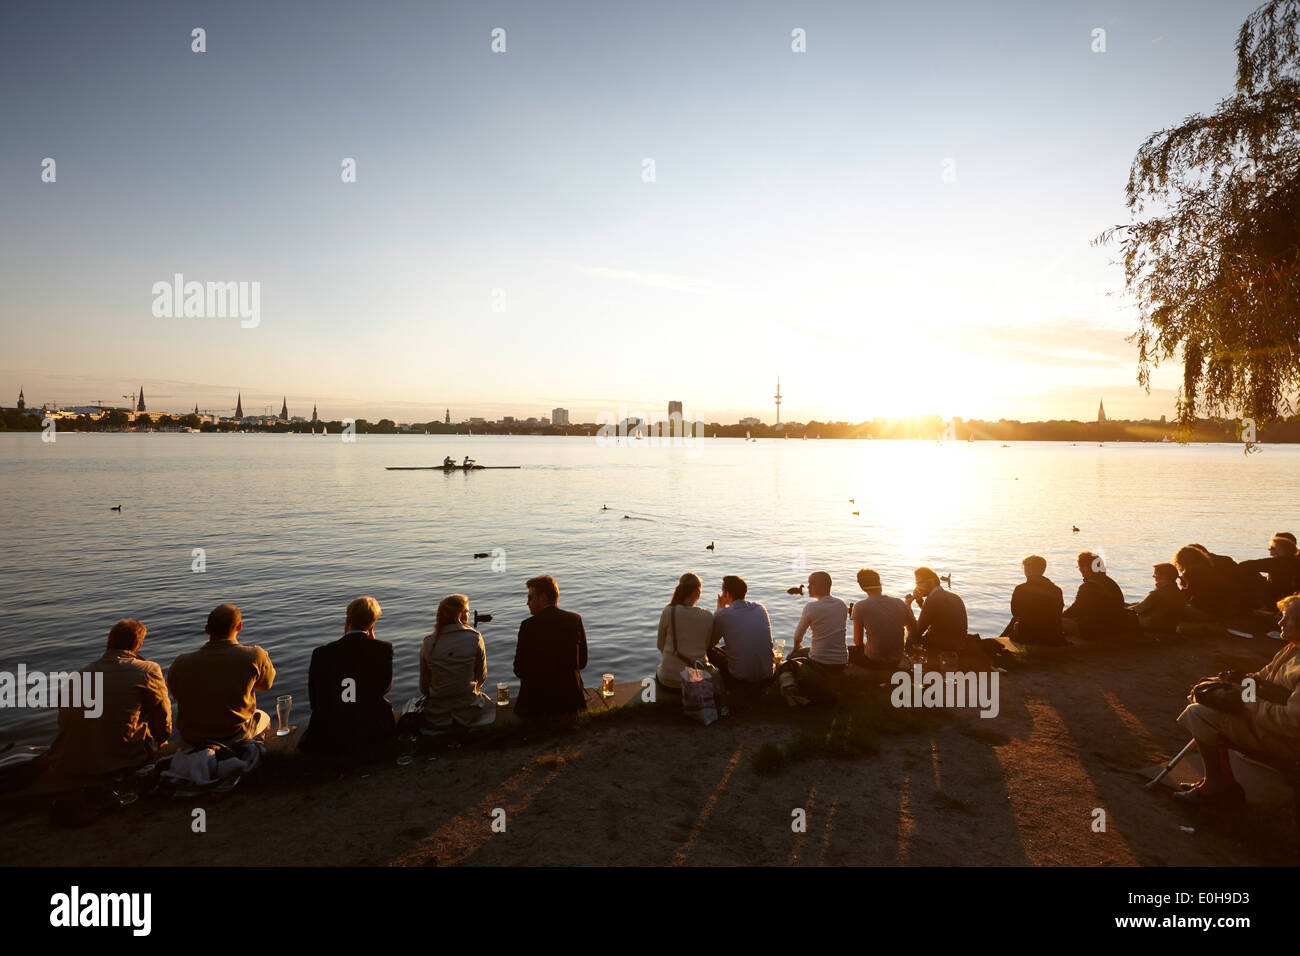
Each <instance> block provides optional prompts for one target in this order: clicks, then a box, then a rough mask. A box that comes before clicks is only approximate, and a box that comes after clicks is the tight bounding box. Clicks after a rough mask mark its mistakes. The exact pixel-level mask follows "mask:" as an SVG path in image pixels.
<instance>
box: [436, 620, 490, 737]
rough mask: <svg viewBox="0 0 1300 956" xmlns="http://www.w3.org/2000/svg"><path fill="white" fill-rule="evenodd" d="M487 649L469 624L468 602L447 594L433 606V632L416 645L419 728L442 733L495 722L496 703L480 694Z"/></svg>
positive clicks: (481, 636) (485, 678)
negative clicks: (420, 710)
mask: <svg viewBox="0 0 1300 956" xmlns="http://www.w3.org/2000/svg"><path fill="white" fill-rule="evenodd" d="M486 680H487V649H486V648H485V647H484V646H483V635H482V634H480V633H479V632H478V631H476V630H474V628H472V627H470V626H469V598H467V597H466V596H465V595H463V594H451V595H448V596H447V597H445V598H443V599H442V602H441V603H440V604H439V605H438V614H437V616H436V617H435V618H434V622H433V633H432V634H430V635H429V636H428V637H426V638H425V639H424V644H423V645H421V647H420V693H421V694H423V695H424V726H425V728H426V729H428V730H448V729H450V728H451V727H453V726H460V727H477V726H481V725H483V724H490V723H492V722H493V721H494V720H496V704H495V702H494V701H493V700H492V698H490V697H488V696H487V694H484V693H483V683H484V681H486Z"/></svg>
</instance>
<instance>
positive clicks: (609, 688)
mask: <svg viewBox="0 0 1300 956" xmlns="http://www.w3.org/2000/svg"><path fill="white" fill-rule="evenodd" d="M600 696H602V697H613V696H614V675H613V674H601V675H600Z"/></svg>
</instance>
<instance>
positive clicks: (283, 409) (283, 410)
mask: <svg viewBox="0 0 1300 956" xmlns="http://www.w3.org/2000/svg"><path fill="white" fill-rule="evenodd" d="M288 420H289V396H287V395H286V396H285V397H284V400H283V401H281V402H280V421H282V422H287V421H288Z"/></svg>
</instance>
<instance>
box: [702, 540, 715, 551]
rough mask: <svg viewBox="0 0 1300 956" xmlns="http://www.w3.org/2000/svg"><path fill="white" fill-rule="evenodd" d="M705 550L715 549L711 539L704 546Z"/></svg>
mask: <svg viewBox="0 0 1300 956" xmlns="http://www.w3.org/2000/svg"><path fill="white" fill-rule="evenodd" d="M704 550H705V551H712V550H713V542H712V541H710V542H709V543H708V545H707V546H706V547H705V548H704Z"/></svg>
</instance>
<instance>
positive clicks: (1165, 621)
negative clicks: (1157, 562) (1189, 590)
mask: <svg viewBox="0 0 1300 956" xmlns="http://www.w3.org/2000/svg"><path fill="white" fill-rule="evenodd" d="M1186 606H1187V594H1186V593H1185V592H1184V591H1183V590H1182V589H1181V588H1179V587H1178V585H1177V584H1176V583H1174V582H1173V581H1162V582H1161V583H1160V584H1157V585H1156V586H1155V590H1153V591H1151V593H1149V594H1148V595H1147V596H1146V597H1144V598H1143V599H1142V600H1141V601H1139V602H1138V603H1137V604H1134V605H1133V607H1132V608H1131V609H1130V610H1132V611H1133V613H1134V614H1136V615H1137V616H1138V621H1139V622H1140V623H1141V624H1142V630H1144V631H1155V632H1158V633H1162V634H1172V633H1174V632H1175V631H1176V630H1178V625H1179V623H1181V621H1182V619H1183V609H1184V608H1186Z"/></svg>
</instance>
